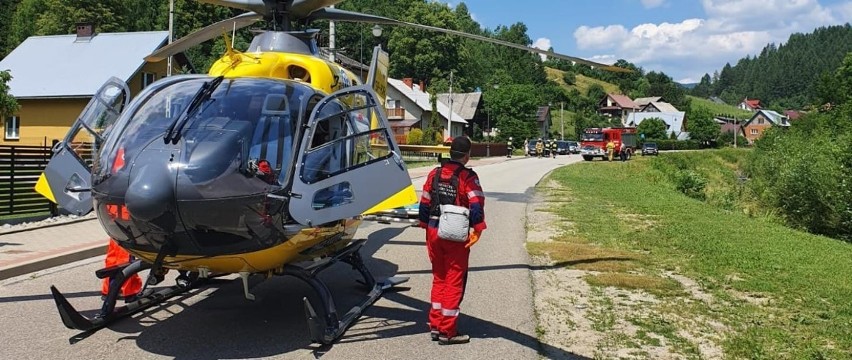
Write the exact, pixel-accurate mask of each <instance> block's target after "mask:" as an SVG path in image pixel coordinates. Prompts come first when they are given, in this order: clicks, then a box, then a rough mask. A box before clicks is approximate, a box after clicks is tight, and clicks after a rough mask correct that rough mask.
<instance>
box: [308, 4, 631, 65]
mask: <svg viewBox="0 0 852 360" xmlns="http://www.w3.org/2000/svg"><path fill="white" fill-rule="evenodd" d="M310 17H311V19H321V20H334V21H348V22H364V23H373V24H386V25H398V26H408V27H413V28H415V29H423V30H429V31H437V32H442V33H445V34H452V35H457V36H462V37H466V38H470V39H474V40H480V41H485V42H490V43H493V44H498V45H503V46H508V47H511V48H515V49H520V50H526V51H530V52H534V53H538V54H543V55H547V56H552V57H554V58H557V59H563V60H568V61H571V62H574V63H578V64H584V65H588V66H592V67H595V68H600V69H602V70H608V71H616V72H630V70H628V69H624V68H620V67H617V66H612V65H607V64H601V63H596V62H594V61H589V60H586V59H581V58H578V57H574V56H568V55H563V54H558V53H555V52H552V51H547V50H541V49H537V48H534V47H529V46H526V45H521V44H516V43H513V42H508V41H504V40H499V39H494V38H490V37H487V36H482V35H474V34H469V33H466V32H462V31H458V30H449V29H443V28H439V27H434V26H428V25H421V24H416V23H410V22H405V21H400V20H395V19H391V18H387V17H383V16H376V15H369V14H362V13H357V12H353V11H346V10H340V9H330V8H325V9H320V10H317V11H315V12H313V13H312V14H311V16H310Z"/></svg>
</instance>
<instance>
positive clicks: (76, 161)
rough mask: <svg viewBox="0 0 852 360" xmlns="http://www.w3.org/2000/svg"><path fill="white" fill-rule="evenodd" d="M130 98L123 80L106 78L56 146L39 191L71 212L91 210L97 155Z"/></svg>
mask: <svg viewBox="0 0 852 360" xmlns="http://www.w3.org/2000/svg"><path fill="white" fill-rule="evenodd" d="M129 99H130V90H129V89H128V88H127V84H125V82H124V81H122V80H120V79H118V78H115V77H113V78H110V79H109V80H107V82H106V83H105V84H104V85H103V86H101V88H100V89H99V90H98V91H97V92H96V93H95V96H93V97H92V100H90V101H89V104H88V105H86V107H85V108H84V109H83V112H82V113H80V116H79V117H78V118H77V121H75V122H74V124H73V125H71V129H70V130H69V131H68V134H66V135H65V139H64V140H63V141H61V142H59V143H57V144H56V146H54V148H53V156H52V157H51V159H50V162H49V163H48V164H47V167H46V168H45V169H44V173H43V174H42V175H41V177H40V178H39V180H38V183H37V184H36V191H38V192H39V193H40V194H42V195H44V196H45V197H47V198H48V199H50V200H51V201H53V202H55V203H56V204H58V205H59V206H61V207H62V208H63V209H65V210H67V211H69V212H71V213H74V214H78V215H83V214H85V213H88V212H89V211H91V210H92V195H91V186H92V184H91V181H92V172H91V169H92V163H93V162H94V157H95V155H96V154H97V152H98V150H99V147H100V146H101V144H102V143H103V141H104V137H105V135H106V133H107V132H108V131H109V129H110V128H111V127H112V125H113V124H115V121H116V120H118V117H119V115H120V114H121V110H122V109H124V107H125V106H127V103H128V101H129Z"/></svg>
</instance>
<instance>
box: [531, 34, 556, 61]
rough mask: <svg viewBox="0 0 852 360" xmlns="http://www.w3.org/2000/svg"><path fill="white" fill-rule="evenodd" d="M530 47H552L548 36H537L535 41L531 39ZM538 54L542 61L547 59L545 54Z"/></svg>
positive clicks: (542, 48)
mask: <svg viewBox="0 0 852 360" xmlns="http://www.w3.org/2000/svg"><path fill="white" fill-rule="evenodd" d="M531 47H534V48H536V49H541V50H550V48H552V47H553V45H551V44H550V39H548V38H538V39H536V40H535V41H533V43H532V45H531ZM538 56H540V57H541V60H542V61H545V60H547V55H544V54H538Z"/></svg>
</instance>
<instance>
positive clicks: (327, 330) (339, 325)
mask: <svg viewBox="0 0 852 360" xmlns="http://www.w3.org/2000/svg"><path fill="white" fill-rule="evenodd" d="M365 242H366V239H364V240H358V241H355V242H353V243H352V244H350V245H349V246H347V247H346V248H344V249H343V250H341V251H340V252H338V253H337V254H336V255H335V256H333V257H331V258H328V260H326V261H324V262H323V263H322V264H320V265H315V264H312V265H311V266H305V267H303V266H299V265H287V266H285V267H284V270H283V272H282V273H280V275H290V276H293V277H296V278H298V279H300V280H302V281H304V282H305V283H307V284H308V285H310V287H311V288H312V289H313V290H314V292H315V293H316V295H317V297H318V298H319V301H320V302H321V303H322V309H323V310H324V315H325V316H319V315H317V312H316V310H315V308H314V306H313V305H312V304H311V301H309V300H308V298H307V297H304V298H302V302H303V303H304V304H305V318H306V319H307V321H308V329H309V330H310V333H311V341H312V342H315V343H321V344H323V345H329V344H331V343H332V342H334V340H335V339H337V338H338V337H340V335H342V334H343V333H344V332H345V331H346V329H348V328H349V327H350V326H352V324H354V323H355V320H357V319H358V318H359V317H361V314H363V313H364V310H366V309H367V308H368V307H370V305H373V303H375V302H376V300H378V299H379V298H380V297H381V296H382V294H384V292H385V291H387V290H389V289H391V288H393V287H394V286H396V285H399V284H402V283H404V282H406V281H408V278H407V277H399V276H395V277H390V278H387V279H386V280H385V281H383V282H376V280H375V278H373V275H372V273H370V270H369V269H367V266H366V265H365V264H364V260H363V259H362V258H361V253H360V252H359V250H360V249H361V246H363V245H364V243H365ZM337 261H343V262H345V263H347V264H350V265H352V267H353V268H354V269H355V270H358V272H359V273H361V276H362V277H363V278H364V284H365V285H367V287H369V288H370V292H369V293H368V294H367V298H366V299H364V301H362V302H361V303H360V304H358V305H356V306H354V307H352V309H350V310H349V311H348V312H346V314H345V315H343V317H342V318H340V317H338V315H337V307H336V306H335V305H334V299H332V297H331V291H330V290H329V289H328V286H326V285H325V283H323V282H322V281H321V280H319V279H318V278H317V275H318V274H319V273H320V272H321V271H323V270H325V269H327V268H328V267H329V266H331V265H332V264H334V263H335V262H337Z"/></svg>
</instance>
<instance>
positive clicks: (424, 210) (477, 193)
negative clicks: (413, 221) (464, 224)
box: [419, 161, 487, 232]
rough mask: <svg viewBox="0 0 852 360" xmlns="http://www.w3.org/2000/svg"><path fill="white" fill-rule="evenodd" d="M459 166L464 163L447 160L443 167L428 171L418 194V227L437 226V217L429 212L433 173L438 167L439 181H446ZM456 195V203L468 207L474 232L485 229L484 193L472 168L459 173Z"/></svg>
mask: <svg viewBox="0 0 852 360" xmlns="http://www.w3.org/2000/svg"><path fill="white" fill-rule="evenodd" d="M459 166H464V165H462V164H461V163H459V162H456V161H448V162H447V163H446V164H444V166H443V168H440V167H437V168H435V169H433V170H432V171H431V172H429V176H428V177H427V178H426V182H425V183H424V184H423V192H422V193H421V195H420V209H419V213H420V227H422V228H426V227H427V226H428V227H433V228H437V227H438V218H437V217H436V216H431V214H430V213H429V212H430V210H431V204H432V196H431V192H432V181H433V179H434V178H435V174H436V173H437V172H438V170H439V169H443V171H441V181H443V182H447V181H449V180H450V177H451V176H452V175H453V172H455V170H456V169H457V168H458V167H459ZM457 196H458V198H457V199H456V203H457V204H458V205H459V206H463V207H466V208H468V209H470V227H471V228H473V230H474V231H476V232H482V230H485V228H486V227H487V226H486V225H485V194H483V193H482V186H480V185H479V176H477V175H476V173H475V172H473V170H471V169H468V168H465V170H462V171H461V173H459V189H458V195H457Z"/></svg>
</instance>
